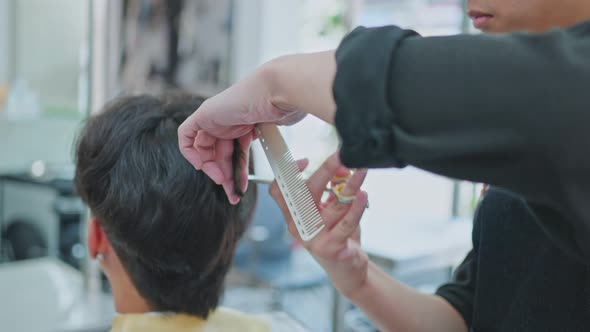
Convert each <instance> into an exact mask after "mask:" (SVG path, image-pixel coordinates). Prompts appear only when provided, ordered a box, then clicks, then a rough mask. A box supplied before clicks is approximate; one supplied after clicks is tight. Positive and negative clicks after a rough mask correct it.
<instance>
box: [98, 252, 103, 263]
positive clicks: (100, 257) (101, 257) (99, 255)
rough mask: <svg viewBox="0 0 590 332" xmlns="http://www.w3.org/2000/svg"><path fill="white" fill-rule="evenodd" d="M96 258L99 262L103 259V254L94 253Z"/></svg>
mask: <svg viewBox="0 0 590 332" xmlns="http://www.w3.org/2000/svg"><path fill="white" fill-rule="evenodd" d="M96 260H97V261H99V262H102V261H104V255H103V254H102V253H98V254H96Z"/></svg>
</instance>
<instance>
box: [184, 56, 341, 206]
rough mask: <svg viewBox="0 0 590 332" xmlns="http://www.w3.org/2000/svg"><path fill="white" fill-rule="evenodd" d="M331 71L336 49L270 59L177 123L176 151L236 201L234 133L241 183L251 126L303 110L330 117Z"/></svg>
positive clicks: (295, 116) (292, 119)
mask: <svg viewBox="0 0 590 332" xmlns="http://www.w3.org/2000/svg"><path fill="white" fill-rule="evenodd" d="M335 74H336V59H335V55H334V51H325V52H319V53H312V54H297V55H289V56H283V57H280V58H277V59H274V60H272V61H270V62H268V63H266V64H264V65H263V66H262V67H260V68H258V69H257V70H256V71H255V72H254V73H253V74H252V75H250V76H249V77H246V78H245V79H243V80H241V81H239V82H238V83H237V84H235V85H234V86H232V87H230V88H229V89H227V90H225V91H223V92H222V93H220V94H218V95H216V96H215V97H213V98H211V99H209V100H207V101H206V102H204V103H203V105H201V107H200V108H199V109H198V110H197V111H196V112H195V113H194V114H193V115H191V116H190V117H189V118H188V119H187V120H186V121H185V122H184V123H183V124H182V125H181V126H180V128H179V129H178V139H179V145H180V151H181V152H182V154H183V155H184V157H185V158H186V159H187V160H188V161H189V162H190V163H191V164H192V165H193V166H194V167H195V168H197V169H201V170H203V172H205V173H206V174H207V175H209V177H211V178H212V179H213V180H214V181H215V182H216V183H218V184H222V185H223V187H224V189H225V192H226V193H227V195H228V197H229V200H230V202H232V203H234V204H235V203H237V202H238V200H239V199H238V197H237V196H236V195H235V193H234V169H235V168H236V167H235V166H233V164H232V155H233V150H234V145H233V142H232V139H239V147H240V149H241V150H242V153H241V155H242V156H243V157H244V158H242V159H241V164H240V165H239V167H237V169H238V172H237V174H239V175H236V176H240V178H241V183H242V184H243V188H241V189H245V186H246V184H247V183H248V182H247V181H246V177H247V167H246V166H247V165H248V154H247V151H248V147H249V145H250V142H251V141H252V139H253V138H254V137H255V135H254V126H255V125H256V124H257V123H264V122H271V123H276V124H278V125H291V124H294V123H296V122H298V121H299V120H301V119H302V118H303V117H304V116H305V114H307V113H310V114H313V115H315V116H317V117H318V118H320V119H322V120H324V121H326V122H329V123H332V122H333V119H334V114H335V112H336V104H335V102H334V97H333V94H332V83H333V80H334V75H335Z"/></svg>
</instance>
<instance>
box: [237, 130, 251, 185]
mask: <svg viewBox="0 0 590 332" xmlns="http://www.w3.org/2000/svg"><path fill="white" fill-rule="evenodd" d="M238 142H239V145H240V148H241V149H242V151H243V158H242V159H240V165H238V167H239V173H238V174H239V176H240V177H241V179H240V183H241V184H242V188H240V189H241V190H242V192H246V190H248V165H249V164H250V143H251V142H252V134H246V135H244V136H242V137H240V139H239V140H238Z"/></svg>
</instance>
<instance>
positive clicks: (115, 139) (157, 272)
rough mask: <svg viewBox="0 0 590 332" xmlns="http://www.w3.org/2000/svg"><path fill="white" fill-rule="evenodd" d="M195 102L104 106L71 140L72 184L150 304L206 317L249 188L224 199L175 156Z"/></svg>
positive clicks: (149, 100)
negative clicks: (181, 130) (234, 201)
mask: <svg viewBox="0 0 590 332" xmlns="http://www.w3.org/2000/svg"><path fill="white" fill-rule="evenodd" d="M202 102H203V98H199V97H195V96H191V95H184V94H182V95H181V94H166V95H163V96H159V97H153V96H147V95H142V96H133V97H121V98H118V99H117V100H115V101H113V102H111V103H109V104H108V105H107V106H106V107H105V109H104V110H103V111H102V112H101V113H100V114H99V115H96V116H94V117H92V118H90V120H89V121H88V123H87V124H86V126H85V127H84V129H83V130H82V132H81V134H80V136H79V138H78V143H77V151H76V152H77V153H76V177H75V184H76V190H77V193H78V194H79V195H80V196H81V197H82V199H83V200H84V202H86V203H87V204H88V206H89V207H90V209H91V212H92V213H93V215H94V216H96V218H97V219H98V220H99V223H100V225H101V227H102V228H103V229H104V231H105V233H106V234H107V237H108V239H109V241H110V242H111V244H112V246H113V248H114V250H115V252H116V253H117V256H118V257H119V259H120V260H121V262H122V264H123V266H124V267H125V269H126V270H127V272H128V274H129V276H130V278H131V281H132V282H133V284H134V285H135V287H136V288H137V290H138V291H139V293H140V294H141V296H142V297H144V299H145V300H146V301H147V302H148V303H149V305H150V306H151V307H152V308H151V309H153V310H156V311H171V312H179V313H187V314H192V315H197V316H199V317H204V318H206V317H207V315H208V314H209V312H210V311H212V310H213V309H215V308H216V307H217V305H218V302H219V298H220V296H221V292H222V290H223V283H224V278H225V275H226V273H227V271H228V269H229V267H230V265H231V263H232V260H233V255H234V251H235V250H234V249H235V246H236V242H237V241H238V240H239V238H240V237H241V236H242V234H243V233H244V231H245V229H246V227H247V224H248V221H249V219H250V217H251V214H252V211H253V209H254V205H255V201H256V198H255V195H256V193H255V191H254V189H252V190H248V192H246V193H245V196H244V197H243V198H242V201H241V203H240V204H238V205H236V206H233V205H231V204H230V203H229V202H228V199H227V197H226V195H225V193H224V191H223V189H222V187H221V186H218V185H216V184H215V183H214V182H213V181H211V180H210V179H209V177H207V176H206V175H205V174H204V173H202V172H201V171H197V170H195V169H194V168H193V167H192V166H191V165H190V164H189V163H188V162H187V161H186V160H185V159H184V158H183V157H182V155H181V154H180V151H179V149H178V138H177V137H178V136H177V130H178V127H179V125H180V124H181V123H182V122H183V121H184V120H185V119H186V118H187V117H188V116H189V115H190V114H192V113H193V112H194V111H195V110H196V109H197V108H198V107H199V106H200V105H201V103H202ZM251 187H255V186H251Z"/></svg>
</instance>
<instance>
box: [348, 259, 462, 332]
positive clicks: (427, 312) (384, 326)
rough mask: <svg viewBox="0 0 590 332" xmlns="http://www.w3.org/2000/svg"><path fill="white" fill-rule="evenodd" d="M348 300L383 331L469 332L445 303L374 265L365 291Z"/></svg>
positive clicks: (359, 290)
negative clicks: (405, 283) (399, 280)
mask: <svg viewBox="0 0 590 332" xmlns="http://www.w3.org/2000/svg"><path fill="white" fill-rule="evenodd" d="M347 296H348V297H349V299H350V300H351V301H352V302H353V303H354V304H355V305H357V306H358V307H359V308H360V309H361V310H363V311H364V312H365V313H366V314H367V315H368V316H369V318H370V319H371V321H373V322H374V323H375V324H377V326H378V327H379V328H380V329H381V330H383V331H396V332H405V331H411V332H430V331H432V332H445V331H448V332H461V331H465V332H466V331H467V327H466V325H465V322H464V320H463V318H462V317H461V316H460V315H459V313H458V312H457V311H456V310H455V309H454V308H453V307H452V306H451V305H450V304H449V303H447V302H446V301H445V300H443V299H442V298H440V297H438V296H435V295H427V294H423V293H420V292H418V291H416V290H414V289H412V288H410V287H407V286H405V285H403V284H401V283H400V282H398V281H396V280H394V279H393V278H391V277H390V276H389V275H387V274H386V273H385V272H383V271H381V270H380V269H379V268H378V267H377V266H376V265H374V264H373V263H369V271H368V275H367V280H366V282H365V284H364V285H363V287H361V288H359V289H358V290H357V291H355V292H354V293H353V294H347Z"/></svg>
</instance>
